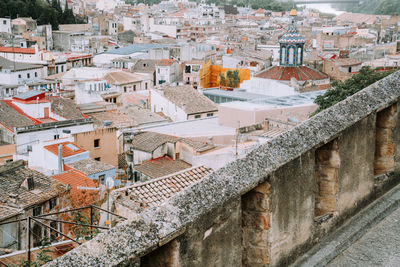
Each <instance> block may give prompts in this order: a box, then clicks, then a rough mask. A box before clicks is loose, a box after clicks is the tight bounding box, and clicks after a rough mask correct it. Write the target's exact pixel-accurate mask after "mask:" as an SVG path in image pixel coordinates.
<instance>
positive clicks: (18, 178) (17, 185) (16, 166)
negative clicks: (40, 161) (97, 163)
mask: <svg viewBox="0 0 400 267" xmlns="http://www.w3.org/2000/svg"><path fill="white" fill-rule="evenodd" d="M28 178H33V181H34V188H33V190H28V189H27V181H26V180H27V179H28ZM67 190H68V189H67V186H65V185H63V184H61V183H60V182H58V181H56V180H54V179H53V178H51V177H48V176H46V175H44V174H42V173H40V172H37V171H35V170H31V169H28V168H25V166H24V163H23V161H22V160H20V161H15V162H12V163H8V164H6V165H3V166H1V167H0V205H7V203H9V202H10V200H11V196H10V194H14V195H16V196H17V200H16V203H14V204H13V205H14V206H19V207H20V208H22V209H25V208H27V207H30V206H34V205H36V204H40V203H42V202H44V201H47V200H49V199H51V198H53V197H56V196H58V195H59V194H61V193H63V192H66V191H67ZM9 212H10V210H6V209H2V212H0V218H2V217H3V216H7V214H9Z"/></svg>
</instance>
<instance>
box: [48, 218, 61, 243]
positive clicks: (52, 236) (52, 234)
mask: <svg viewBox="0 0 400 267" xmlns="http://www.w3.org/2000/svg"><path fill="white" fill-rule="evenodd" d="M50 227H51V228H53V229H56V230H59V228H58V223H57V222H50ZM58 235H59V234H58V233H57V232H55V231H53V230H50V241H51V242H53V241H56V239H57V237H58Z"/></svg>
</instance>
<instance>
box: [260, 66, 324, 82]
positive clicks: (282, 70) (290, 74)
mask: <svg viewBox="0 0 400 267" xmlns="http://www.w3.org/2000/svg"><path fill="white" fill-rule="evenodd" d="M256 77H258V78H264V79H272V80H279V81H290V80H291V79H292V78H295V79H296V80H298V81H308V80H324V79H327V78H328V75H326V74H324V73H322V72H319V71H317V70H314V69H311V68H309V67H306V66H300V67H283V66H273V67H271V68H268V69H266V70H264V71H262V72H261V73H259V74H257V75H256Z"/></svg>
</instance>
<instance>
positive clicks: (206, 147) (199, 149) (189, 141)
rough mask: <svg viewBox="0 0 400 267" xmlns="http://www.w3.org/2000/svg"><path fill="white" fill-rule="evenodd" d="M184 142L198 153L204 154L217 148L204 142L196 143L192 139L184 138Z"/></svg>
mask: <svg viewBox="0 0 400 267" xmlns="http://www.w3.org/2000/svg"><path fill="white" fill-rule="evenodd" d="M181 141H182V142H184V143H185V144H187V145H189V146H191V147H192V148H193V149H194V150H195V151H196V152H204V151H207V150H210V149H213V148H215V146H213V145H211V144H208V143H205V142H202V141H196V140H193V139H190V138H182V139H181Z"/></svg>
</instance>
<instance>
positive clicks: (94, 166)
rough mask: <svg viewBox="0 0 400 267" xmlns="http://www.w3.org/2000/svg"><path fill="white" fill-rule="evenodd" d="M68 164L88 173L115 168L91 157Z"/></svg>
mask: <svg viewBox="0 0 400 267" xmlns="http://www.w3.org/2000/svg"><path fill="white" fill-rule="evenodd" d="M68 166H69V167H71V168H73V169H75V170H78V171H80V172H82V173H85V174H86V175H91V174H95V173H99V172H103V171H108V170H112V169H115V167H114V166H113V165H111V164H107V163H104V162H100V161H97V160H94V159H91V158H88V159H83V160H79V161H75V162H71V163H68Z"/></svg>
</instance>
